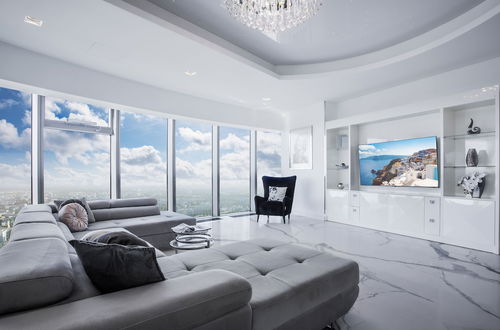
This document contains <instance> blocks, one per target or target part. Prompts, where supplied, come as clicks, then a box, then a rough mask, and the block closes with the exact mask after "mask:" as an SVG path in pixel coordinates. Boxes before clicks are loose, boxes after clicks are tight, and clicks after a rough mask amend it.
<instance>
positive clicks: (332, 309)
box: [0, 202, 359, 330]
mask: <svg viewBox="0 0 500 330" xmlns="http://www.w3.org/2000/svg"><path fill="white" fill-rule="evenodd" d="M125 204H127V205H130V204H129V203H128V202H126V203H125ZM100 205H104V204H100ZM114 205H115V206H116V205H123V204H120V203H114ZM142 206H144V205H142ZM94 207H95V205H94ZM126 207H134V206H126ZM120 208H122V207H121V206H120V207H114V209H120ZM112 209H113V207H106V208H97V207H95V210H106V211H102V213H106V217H104V215H103V216H102V218H101V216H100V215H99V219H101V220H98V221H96V224H98V223H100V222H103V223H104V222H109V223H113V221H115V220H116V221H117V222H118V221H125V220H120V219H124V218H121V217H122V215H119V213H120V212H122V211H112ZM97 214H99V212H97ZM137 214H138V213H134V215H137ZM115 217H118V218H119V219H111V218H115ZM139 217H144V214H142V215H140V216H139ZM104 218H106V219H109V220H103V219H104ZM129 219H134V218H129ZM96 220H97V219H96ZM122 224H125V223H122ZM127 226H128V228H130V229H135V227H134V226H133V225H132V224H130V225H127ZM124 227H125V226H124ZM123 230H127V229H123ZM130 231H132V230H130ZM136 232H138V231H136ZM144 233H145V232H144ZM165 233H168V232H165ZM74 237H75V236H74V235H73V233H71V232H69V230H67V227H66V226H65V225H64V224H62V223H61V222H58V221H56V220H55V218H54V217H53V216H52V215H51V208H50V207H49V206H47V205H34V206H28V207H26V208H25V209H23V210H22V211H21V212H20V214H19V215H18V217H17V219H16V221H15V224H14V227H13V229H12V236H11V240H10V241H9V243H7V245H6V246H5V247H4V248H2V249H0V264H1V265H2V267H1V268H0V328H1V329H4V328H5V329H72V330H83V329H93V330H99V329H204V330H205V329H255V330H266V329H322V328H323V327H324V326H325V325H327V324H329V323H331V322H333V321H335V320H336V319H337V318H338V317H340V316H342V315H344V314H345V313H347V311H348V310H349V309H350V308H351V307H352V305H353V304H354V302H355V300H356V298H357V295H358V281H359V270H358V265H357V264H356V263H355V262H353V261H350V260H346V259H342V258H338V257H336V256H334V255H332V254H329V253H324V252H320V251H317V250H314V249H311V248H308V247H305V246H302V245H300V244H290V243H287V242H281V241H275V240H267V239H258V240H250V241H243V242H237V243H232V244H228V245H222V246H214V247H212V248H210V249H203V250H199V251H191V252H185V253H181V254H178V255H172V256H165V255H164V254H163V253H161V252H159V251H158V253H157V258H158V259H157V261H158V264H159V266H160V268H161V270H162V272H163V274H164V276H165V278H166V280H165V281H162V282H157V283H153V284H147V285H143V286H140V287H134V288H131V289H126V290H121V291H117V292H113V293H107V294H101V293H100V292H99V291H98V290H97V289H96V288H95V287H94V285H93V284H92V282H91V281H90V279H89V278H88V276H87V274H86V273H85V270H84V269H83V266H82V263H81V261H80V260H79V258H78V255H77V253H76V251H75V250H74V249H73V247H72V246H71V245H70V244H69V243H68V241H70V240H72V239H74Z"/></svg>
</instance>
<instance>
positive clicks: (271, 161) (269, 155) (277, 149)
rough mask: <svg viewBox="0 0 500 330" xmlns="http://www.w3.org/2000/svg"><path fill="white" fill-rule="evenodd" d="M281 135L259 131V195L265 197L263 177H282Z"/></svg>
mask: <svg viewBox="0 0 500 330" xmlns="http://www.w3.org/2000/svg"><path fill="white" fill-rule="evenodd" d="M281 143H282V142H281V134H280V133H277V132H264V131H257V193H258V194H259V195H263V193H264V188H263V186H262V177H263V176H280V175H281Z"/></svg>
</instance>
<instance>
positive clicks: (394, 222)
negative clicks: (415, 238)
mask: <svg viewBox="0 0 500 330" xmlns="http://www.w3.org/2000/svg"><path fill="white" fill-rule="evenodd" d="M387 209H388V213H389V214H388V224H387V230H390V231H392V232H396V233H401V234H408V235H422V234H423V233H424V197H423V196H408V195H389V198H388V203H387Z"/></svg>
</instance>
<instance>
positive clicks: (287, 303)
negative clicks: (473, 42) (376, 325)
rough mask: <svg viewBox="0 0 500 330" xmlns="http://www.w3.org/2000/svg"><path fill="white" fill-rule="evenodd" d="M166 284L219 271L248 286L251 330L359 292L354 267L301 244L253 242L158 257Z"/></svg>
mask: <svg viewBox="0 0 500 330" xmlns="http://www.w3.org/2000/svg"><path fill="white" fill-rule="evenodd" d="M158 263H159V265H160V267H161V269H162V271H163V273H164V275H165V277H166V278H167V279H169V278H174V277H179V276H184V275H186V274H189V272H201V271H205V270H209V269H223V270H227V271H230V272H233V273H236V274H238V275H240V276H242V277H244V278H246V279H247V280H248V281H249V282H250V284H251V286H252V299H251V301H250V305H251V307H252V318H253V323H252V324H253V325H252V328H253V329H274V328H277V327H279V326H280V325H282V324H284V323H285V322H287V321H289V320H291V319H293V318H294V317H295V316H297V315H300V314H302V313H305V312H307V311H308V310H310V309H313V308H314V307H316V306H318V305H320V304H322V303H325V302H327V301H328V300H331V299H332V298H334V297H336V296H338V295H339V294H342V293H344V292H347V291H349V290H353V288H357V285H358V281H359V269H358V265H357V263H355V262H354V261H351V260H347V259H342V258H339V257H336V256H334V255H332V254H329V253H324V252H320V251H317V250H314V249H311V248H308V247H305V246H302V245H299V244H291V243H287V242H282V241H276V240H268V239H256V240H249V241H242V242H238V243H232V244H228V245H223V246H216V247H213V248H210V249H205V250H198V251H191V252H186V253H181V254H177V255H174V256H170V257H166V258H160V259H158Z"/></svg>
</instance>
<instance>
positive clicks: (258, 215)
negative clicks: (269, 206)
mask: <svg viewBox="0 0 500 330" xmlns="http://www.w3.org/2000/svg"><path fill="white" fill-rule="evenodd" d="M259 218H260V214H257V222H259Z"/></svg>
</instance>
